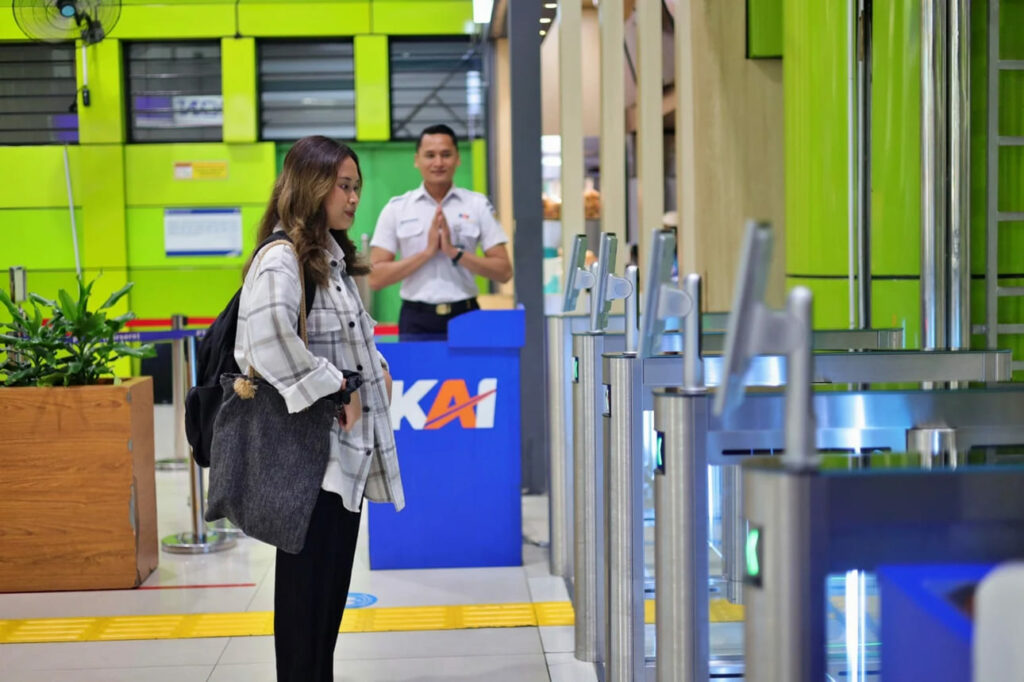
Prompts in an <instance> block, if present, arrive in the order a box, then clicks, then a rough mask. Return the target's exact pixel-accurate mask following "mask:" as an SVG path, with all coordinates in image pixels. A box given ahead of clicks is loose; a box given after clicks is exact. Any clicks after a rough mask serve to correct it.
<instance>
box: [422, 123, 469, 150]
mask: <svg viewBox="0 0 1024 682" xmlns="http://www.w3.org/2000/svg"><path fill="white" fill-rule="evenodd" d="M427 135H447V136H448V137H450V138H452V145H454V146H455V151H458V150H459V138H457V137H455V131H454V130H452V129H451V128H449V127H448V126H446V125H445V124H444V123H438V124H437V125H432V126H427V127H426V128H424V129H423V132H422V133H420V136H419V139H417V140H416V151H419V150H420V145H421V144H423V138H424V137H425V136H427Z"/></svg>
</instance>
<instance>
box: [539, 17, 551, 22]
mask: <svg viewBox="0 0 1024 682" xmlns="http://www.w3.org/2000/svg"><path fill="white" fill-rule="evenodd" d="M540 23H542V24H550V23H551V17H541V18H540Z"/></svg>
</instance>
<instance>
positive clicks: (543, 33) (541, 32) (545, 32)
mask: <svg viewBox="0 0 1024 682" xmlns="http://www.w3.org/2000/svg"><path fill="white" fill-rule="evenodd" d="M540 34H541V35H542V36H546V35H547V34H548V32H547V31H545V30H544V29H541V30H540Z"/></svg>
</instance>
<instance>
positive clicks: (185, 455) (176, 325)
mask: <svg viewBox="0 0 1024 682" xmlns="http://www.w3.org/2000/svg"><path fill="white" fill-rule="evenodd" d="M187 323H188V320H187V318H186V317H185V316H184V315H171V330H172V331H182V330H184V329H185V325H186V324H187ZM185 390H186V389H185V339H183V338H180V337H178V338H175V339H173V340H172V341H171V404H172V405H173V406H174V439H173V443H174V446H173V447H174V450H173V452H172V454H171V456H170V457H169V458H165V459H160V460H157V462H156V468H157V469H158V470H160V471H181V470H182V469H185V468H186V467H187V466H188V459H189V452H188V441H187V439H186V438H185Z"/></svg>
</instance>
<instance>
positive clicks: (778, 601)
mask: <svg viewBox="0 0 1024 682" xmlns="http://www.w3.org/2000/svg"><path fill="white" fill-rule="evenodd" d="M745 473H746V474H747V475H746V476H744V482H743V499H744V508H745V514H746V517H747V519H749V521H750V533H751V534H752V537H751V539H750V545H751V547H750V550H749V551H750V561H751V566H750V569H751V570H750V571H748V572H749V573H753V574H754V575H753V576H752V577H751V579H752V580H753V581H754V582H752V583H751V584H749V585H747V586H746V588H745V592H744V602H745V604H746V611H745V612H746V622H745V623H744V628H743V633H744V634H743V638H744V658H745V660H746V662H747V666H746V671H745V673H744V675H745V679H746V680H747V681H748V682H817V681H820V680H823V679H825V603H824V602H825V597H824V591H825V571H824V569H823V568H821V567H820V566H821V562H820V561H819V560H818V558H816V557H814V556H812V554H811V544H812V543H811V535H812V525H813V524H814V523H815V519H814V510H816V509H824V508H825V507H824V506H823V504H824V500H822V499H813V497H814V495H813V494H812V491H813V490H815V488H813V487H812V486H809V485H807V484H806V482H805V480H804V479H807V478H808V477H809V476H812V475H813V474H810V473H797V472H793V473H791V474H790V475H778V474H775V475H771V478H768V477H767V476H765V475H764V474H763V473H761V472H750V471H748V472H745ZM752 479H753V480H752ZM766 481H767V482H768V485H765V482H766ZM755 586H756V587H755Z"/></svg>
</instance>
